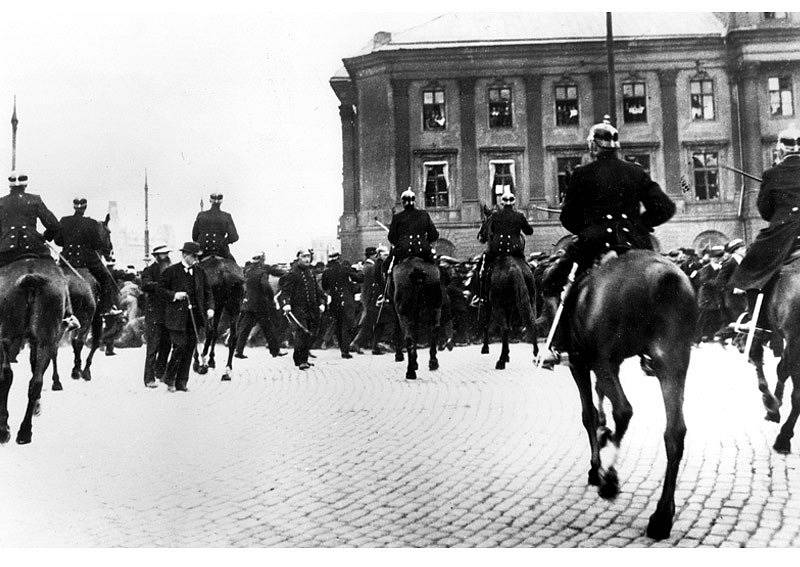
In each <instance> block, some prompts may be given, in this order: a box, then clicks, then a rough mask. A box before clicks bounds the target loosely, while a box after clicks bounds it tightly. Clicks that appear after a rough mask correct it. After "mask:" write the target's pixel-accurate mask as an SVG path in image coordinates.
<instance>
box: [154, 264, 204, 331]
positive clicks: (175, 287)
mask: <svg viewBox="0 0 800 567" xmlns="http://www.w3.org/2000/svg"><path fill="white" fill-rule="evenodd" d="M191 271H192V274H189V273H186V269H185V266H184V265H183V263H181V262H178V263H177V264H173V265H172V266H170V267H169V268H167V269H165V270H164V271H163V272H161V277H160V278H159V285H160V286H161V288H162V289H163V290H164V292H165V294H166V297H168V298H169V299H168V300H167V302H166V306H165V308H164V326H166V327H167V329H169V330H170V331H185V330H186V329H187V326H188V325H190V324H191V323H190V321H189V302H187V301H186V300H181V301H173V298H174V297H175V293H176V292H178V291H185V292H186V293H187V294H188V295H189V301H190V302H191V304H192V311H193V313H194V320H195V323H196V324H197V326H198V328H199V327H200V326H201V325H205V323H206V310H207V309H214V296H213V295H212V293H211V286H209V285H208V280H207V279H206V273H205V272H204V271H203V268H201V267H200V266H197V265H195V266H194V267H193V268H192V270H191Z"/></svg>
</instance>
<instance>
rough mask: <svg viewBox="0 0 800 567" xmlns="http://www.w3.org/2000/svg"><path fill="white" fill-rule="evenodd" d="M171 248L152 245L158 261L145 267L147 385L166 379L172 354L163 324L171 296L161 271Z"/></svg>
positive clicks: (145, 364)
mask: <svg viewBox="0 0 800 567" xmlns="http://www.w3.org/2000/svg"><path fill="white" fill-rule="evenodd" d="M170 252H171V250H170V249H169V248H168V247H167V246H166V245H164V244H160V245H158V246H156V247H154V248H153V252H152V254H153V258H155V262H153V263H152V264H150V265H149V266H147V267H146V268H145V269H144V270H142V291H143V292H144V300H145V302H144V336H145V348H146V349H147V350H146V354H145V359H144V385H145V386H147V387H148V388H157V387H158V383H157V382H156V379H158V380H161V381H163V380H164V372H165V371H166V369H167V359H168V358H169V349H170V340H169V330H168V329H167V327H166V326H165V325H164V311H165V309H166V305H167V303H168V302H169V301H170V300H172V297H170V296H169V293H168V292H167V291H165V290H164V289H163V288H162V287H160V285H159V281H160V279H161V274H162V273H163V272H164V270H166V269H167V268H168V267H169V266H170V264H171V262H170V259H169V253H170Z"/></svg>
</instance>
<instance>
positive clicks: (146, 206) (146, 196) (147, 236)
mask: <svg viewBox="0 0 800 567" xmlns="http://www.w3.org/2000/svg"><path fill="white" fill-rule="evenodd" d="M144 257H145V258H149V257H150V190H149V189H148V187H147V169H145V170H144Z"/></svg>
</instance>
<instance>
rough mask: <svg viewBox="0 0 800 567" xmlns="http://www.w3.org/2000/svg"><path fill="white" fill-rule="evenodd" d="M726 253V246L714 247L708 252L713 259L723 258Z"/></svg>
mask: <svg viewBox="0 0 800 567" xmlns="http://www.w3.org/2000/svg"><path fill="white" fill-rule="evenodd" d="M724 253H725V247H724V246H712V247H711V249H709V251H708V255H709V256H711V257H712V258H721V257H722V255H723V254H724Z"/></svg>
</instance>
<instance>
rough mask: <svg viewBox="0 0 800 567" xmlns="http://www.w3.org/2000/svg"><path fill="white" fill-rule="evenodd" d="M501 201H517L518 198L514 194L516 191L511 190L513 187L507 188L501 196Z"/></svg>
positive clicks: (511, 202) (509, 202) (509, 203)
mask: <svg viewBox="0 0 800 567" xmlns="http://www.w3.org/2000/svg"><path fill="white" fill-rule="evenodd" d="M500 201H501V202H502V203H503V204H504V205H513V204H514V203H516V201H517V198H516V197H515V196H514V193H512V192H511V189H508V188H506V190H505V191H503V194H502V195H501V196H500Z"/></svg>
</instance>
